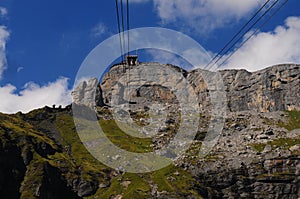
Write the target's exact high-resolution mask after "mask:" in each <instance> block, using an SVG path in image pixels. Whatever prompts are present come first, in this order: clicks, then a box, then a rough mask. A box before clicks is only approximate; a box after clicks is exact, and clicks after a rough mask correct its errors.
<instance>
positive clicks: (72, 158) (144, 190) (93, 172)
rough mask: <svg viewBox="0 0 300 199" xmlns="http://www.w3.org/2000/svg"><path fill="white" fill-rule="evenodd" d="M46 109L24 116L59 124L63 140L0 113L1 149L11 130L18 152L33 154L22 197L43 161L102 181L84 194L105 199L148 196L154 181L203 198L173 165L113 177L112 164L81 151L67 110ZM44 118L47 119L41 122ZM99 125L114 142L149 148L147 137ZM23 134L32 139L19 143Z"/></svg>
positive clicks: (66, 173)
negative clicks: (44, 148)
mask: <svg viewBox="0 0 300 199" xmlns="http://www.w3.org/2000/svg"><path fill="white" fill-rule="evenodd" d="M46 112H47V111H45V110H44V109H39V110H36V111H33V112H31V113H29V114H28V115H27V116H26V115H25V117H27V118H31V119H32V118H35V117H37V116H38V117H41V119H40V122H39V125H40V127H41V128H42V129H43V128H44V129H51V128H54V127H55V128H57V130H58V132H59V134H60V138H61V139H60V143H56V141H54V139H53V138H49V137H48V136H47V135H46V134H45V133H44V132H41V131H40V130H37V129H35V127H34V126H33V125H32V122H31V123H30V122H26V121H25V120H23V117H24V116H22V115H19V114H16V115H4V114H0V119H1V124H0V127H1V128H0V139H1V143H2V145H3V147H5V144H6V142H7V141H8V139H7V137H6V136H7V135H5V134H6V133H5V132H7V131H8V130H9V131H11V132H12V133H10V134H9V140H10V142H11V141H12V140H13V141H14V142H15V143H17V145H18V147H20V148H21V149H22V150H30V151H31V152H32V153H33V159H32V160H31V162H30V164H29V165H28V166H27V172H26V174H25V177H24V181H23V183H22V187H21V189H20V191H21V192H22V197H23V198H34V197H33V196H34V192H35V191H36V189H37V185H38V184H39V183H41V181H42V177H43V165H44V164H45V163H49V164H50V165H51V166H53V167H56V168H59V169H60V170H61V171H62V175H63V177H64V178H65V179H66V180H67V181H68V182H72V181H73V180H74V179H78V178H81V179H84V180H85V181H88V182H92V183H94V184H95V185H97V186H98V185H99V184H105V185H106V187H105V188H99V189H98V190H97V192H96V193H95V194H94V195H92V196H90V197H87V198H109V197H111V196H116V195H119V194H121V195H122V196H123V198H145V197H150V195H151V191H152V187H153V185H157V188H158V191H160V192H164V191H166V192H170V193H173V194H175V195H177V196H182V197H184V196H187V195H193V196H195V197H196V198H201V196H200V195H199V194H198V193H197V192H196V191H195V190H194V189H195V186H196V185H197V181H196V180H195V179H194V178H193V177H192V176H191V175H190V174H189V173H188V172H186V171H184V170H182V169H181V168H177V167H175V166H173V165H171V166H169V167H167V168H164V169H161V170H159V171H156V172H152V173H146V174H131V173H125V174H123V175H121V174H119V175H115V176H113V175H112V170H111V169H110V168H108V167H107V166H105V165H103V164H102V163H100V162H99V161H97V160H96V159H95V158H94V157H93V156H91V154H90V153H89V152H88V151H87V150H86V149H85V147H84V146H83V144H82V143H81V141H80V139H79V137H78V135H77V133H76V131H75V126H74V121H73V118H72V117H71V116H70V115H69V114H68V113H66V112H55V113H46ZM43 117H46V118H43ZM45 119H46V120H49V121H51V122H43V123H41V121H44V120H45ZM50 124H51V125H53V126H51V125H50ZM100 124H101V127H102V128H103V129H104V131H105V132H106V134H107V136H108V137H109V138H110V139H111V141H112V142H113V143H114V144H116V145H118V146H120V147H122V148H124V149H126V150H130V151H133V152H145V151H151V148H150V144H151V141H150V140H149V139H139V138H136V139H132V138H131V137H128V136H127V135H126V134H124V133H123V132H122V131H121V130H120V129H118V128H117V127H116V125H115V123H114V122H113V121H109V120H102V121H100ZM46 125H49V126H46ZM4 129H6V130H4ZM24 137H30V139H31V140H32V143H30V144H29V143H24V142H22V141H21V140H23V139H21V138H24ZM41 142H44V143H47V144H49V145H50V146H51V147H52V148H53V149H54V150H55V151H56V153H55V154H53V155H50V154H48V155H47V157H42V156H41V155H39V154H38V153H37V152H36V151H35V149H34V148H35V147H34V145H38V144H39V143H41Z"/></svg>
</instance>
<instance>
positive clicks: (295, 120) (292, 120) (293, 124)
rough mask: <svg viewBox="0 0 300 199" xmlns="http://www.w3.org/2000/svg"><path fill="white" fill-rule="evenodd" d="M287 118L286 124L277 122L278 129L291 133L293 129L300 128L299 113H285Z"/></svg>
mask: <svg viewBox="0 0 300 199" xmlns="http://www.w3.org/2000/svg"><path fill="white" fill-rule="evenodd" d="M287 114H288V116H289V119H288V122H287V123H284V122H279V123H278V125H279V126H280V127H283V128H286V129H287V130H289V131H291V130H294V129H299V128H300V111H287Z"/></svg>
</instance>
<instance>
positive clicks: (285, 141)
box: [250, 111, 300, 152]
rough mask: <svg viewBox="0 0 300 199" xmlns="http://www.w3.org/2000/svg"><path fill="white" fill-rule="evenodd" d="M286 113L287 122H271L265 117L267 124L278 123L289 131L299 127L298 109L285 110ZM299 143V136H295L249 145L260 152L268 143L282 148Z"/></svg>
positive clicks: (273, 146)
mask: <svg viewBox="0 0 300 199" xmlns="http://www.w3.org/2000/svg"><path fill="white" fill-rule="evenodd" d="M286 112H287V114H288V120H287V122H282V121H281V122H272V121H271V120H269V119H267V118H265V122H266V123H267V124H272V125H278V126H280V127H282V128H285V129H287V130H289V131H292V130H294V129H298V128H300V111H286ZM297 144H300V136H298V137H296V138H278V139H275V140H273V141H269V142H267V143H252V144H250V146H252V148H253V149H254V150H256V151H258V152H262V151H263V150H264V148H265V146H267V145H270V146H271V147H272V149H275V148H279V147H280V148H282V149H289V148H290V147H291V146H294V145H297Z"/></svg>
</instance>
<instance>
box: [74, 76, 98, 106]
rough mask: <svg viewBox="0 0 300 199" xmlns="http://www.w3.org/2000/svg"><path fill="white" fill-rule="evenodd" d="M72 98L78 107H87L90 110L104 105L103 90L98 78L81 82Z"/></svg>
mask: <svg viewBox="0 0 300 199" xmlns="http://www.w3.org/2000/svg"><path fill="white" fill-rule="evenodd" d="M72 97H73V103H74V104H77V105H85V106H88V107H90V108H94V107H96V106H103V105H104V103H103V98H102V90H101V87H100V85H99V82H98V79H96V78H92V79H89V80H88V81H82V82H80V83H79V84H78V85H77V87H76V88H75V89H74V91H73V92H72Z"/></svg>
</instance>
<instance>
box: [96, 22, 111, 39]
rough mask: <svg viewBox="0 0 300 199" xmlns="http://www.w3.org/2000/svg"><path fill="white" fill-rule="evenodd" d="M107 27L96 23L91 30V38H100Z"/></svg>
mask: <svg viewBox="0 0 300 199" xmlns="http://www.w3.org/2000/svg"><path fill="white" fill-rule="evenodd" d="M107 31H108V30H107V27H106V26H105V24H104V23H101V22H100V23H98V24H97V25H96V26H95V27H94V28H93V29H92V36H93V37H95V38H100V37H101V36H103V35H104V34H105V33H106V32H107Z"/></svg>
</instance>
